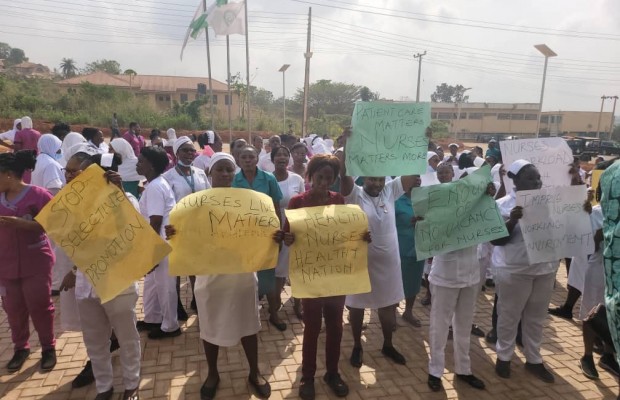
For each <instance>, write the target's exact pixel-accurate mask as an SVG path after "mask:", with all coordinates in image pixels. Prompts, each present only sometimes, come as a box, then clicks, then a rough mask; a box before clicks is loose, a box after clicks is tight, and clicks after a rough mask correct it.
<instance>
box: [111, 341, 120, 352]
mask: <svg viewBox="0 0 620 400" xmlns="http://www.w3.org/2000/svg"><path fill="white" fill-rule="evenodd" d="M120 348H121V345H120V344H118V339H117V338H114V339H110V353H114V352H115V351H116V350H118V349H120Z"/></svg>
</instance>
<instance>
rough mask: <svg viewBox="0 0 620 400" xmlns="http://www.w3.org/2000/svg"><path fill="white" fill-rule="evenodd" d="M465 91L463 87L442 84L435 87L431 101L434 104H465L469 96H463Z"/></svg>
mask: <svg viewBox="0 0 620 400" xmlns="http://www.w3.org/2000/svg"><path fill="white" fill-rule="evenodd" d="M466 90H467V89H466V88H465V87H464V86H463V85H456V86H452V85H448V84H447V83H445V82H444V83H442V84H441V85H439V86H437V88H436V89H435V92H434V93H433V94H431V101H433V102H435V103H466V102H467V100H469V96H465V91H466Z"/></svg>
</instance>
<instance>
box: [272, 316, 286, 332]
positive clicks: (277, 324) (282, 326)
mask: <svg viewBox="0 0 620 400" xmlns="http://www.w3.org/2000/svg"><path fill="white" fill-rule="evenodd" d="M269 323H270V324H271V325H273V326H275V327H276V329H277V330H279V331H280V332H284V331H285V330H286V322H282V321H280V322H275V321H273V320H272V319H271V318H269Z"/></svg>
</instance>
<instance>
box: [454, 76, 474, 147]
mask: <svg viewBox="0 0 620 400" xmlns="http://www.w3.org/2000/svg"><path fill="white" fill-rule="evenodd" d="M471 89H472V88H470V87H468V88H465V89H463V99H465V92H467V91H468V90H471ZM462 104H463V102H462V101H460V102H459V103H458V104H457V105H458V114H457V115H456V123H455V124H453V126H454V140H456V135H457V133H458V126H457V125H458V124H459V121H460V120H461V105H462Z"/></svg>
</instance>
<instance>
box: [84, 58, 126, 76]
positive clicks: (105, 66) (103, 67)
mask: <svg viewBox="0 0 620 400" xmlns="http://www.w3.org/2000/svg"><path fill="white" fill-rule="evenodd" d="M95 71H103V72H107V73H108V74H113V75H120V73H121V64H120V63H119V62H118V61H115V60H106V59H102V60H96V61H93V62H90V63H88V64H86V67H85V68H84V71H83V72H84V73H86V74H92V73H93V72H95Z"/></svg>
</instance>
